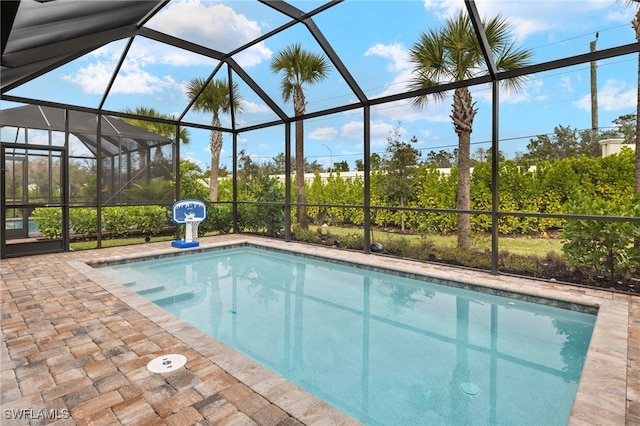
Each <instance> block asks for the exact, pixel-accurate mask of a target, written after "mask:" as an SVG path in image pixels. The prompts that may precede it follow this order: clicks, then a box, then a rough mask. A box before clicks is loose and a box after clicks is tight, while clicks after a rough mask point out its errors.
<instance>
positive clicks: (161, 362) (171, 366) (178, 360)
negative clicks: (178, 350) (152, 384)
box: [147, 354, 187, 373]
mask: <svg viewBox="0 0 640 426" xmlns="http://www.w3.org/2000/svg"><path fill="white" fill-rule="evenodd" d="M186 363H187V357H186V356H184V355H180V354H169V355H163V356H159V357H157V358H154V359H152V360H151V361H149V363H148V364H147V370H149V371H151V372H152V373H169V372H171V371H175V370H177V369H178V368H180V367H182V366H183V365H185V364H186Z"/></svg>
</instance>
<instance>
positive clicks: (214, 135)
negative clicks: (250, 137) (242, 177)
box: [209, 114, 222, 202]
mask: <svg viewBox="0 0 640 426" xmlns="http://www.w3.org/2000/svg"><path fill="white" fill-rule="evenodd" d="M211 125H212V126H213V127H220V118H219V117H218V114H213V120H211ZM209 150H210V151H211V174H210V176H209V199H210V200H211V201H213V202H216V201H218V175H219V170H220V153H221V152H222V132H221V131H220V130H212V131H211V141H210V143H209Z"/></svg>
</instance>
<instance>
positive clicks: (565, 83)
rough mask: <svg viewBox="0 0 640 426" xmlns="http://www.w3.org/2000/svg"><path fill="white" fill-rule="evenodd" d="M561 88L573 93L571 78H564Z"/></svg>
mask: <svg viewBox="0 0 640 426" xmlns="http://www.w3.org/2000/svg"><path fill="white" fill-rule="evenodd" d="M559 86H560V88H561V89H563V90H564V91H566V92H573V86H572V85H571V77H562V78H561V79H560V84H559Z"/></svg>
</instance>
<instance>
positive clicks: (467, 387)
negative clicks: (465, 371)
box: [460, 382, 480, 395]
mask: <svg viewBox="0 0 640 426" xmlns="http://www.w3.org/2000/svg"><path fill="white" fill-rule="evenodd" d="M460 390H461V391H462V392H464V393H466V394H467V395H477V394H479V393H480V388H479V387H478V386H477V385H475V384H473V383H468V382H465V383H463V384H461V385H460Z"/></svg>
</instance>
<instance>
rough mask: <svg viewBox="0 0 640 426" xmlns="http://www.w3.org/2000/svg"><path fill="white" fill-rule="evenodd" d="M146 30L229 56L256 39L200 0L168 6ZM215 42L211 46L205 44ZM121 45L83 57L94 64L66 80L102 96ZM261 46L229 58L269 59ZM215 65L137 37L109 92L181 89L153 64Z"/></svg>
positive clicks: (234, 17)
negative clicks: (155, 70)
mask: <svg viewBox="0 0 640 426" xmlns="http://www.w3.org/2000/svg"><path fill="white" fill-rule="evenodd" d="M148 25H149V27H150V28H154V29H156V30H158V31H161V32H164V33H167V34H170V35H173V36H175V37H181V38H184V39H186V40H188V41H190V42H192V43H196V44H200V45H203V46H208V47H211V48H213V49H215V50H220V51H222V52H225V53H226V52H229V51H231V50H233V49H235V48H237V47H239V46H241V45H242V44H245V43H247V42H249V41H251V40H254V39H255V38H257V37H259V36H260V35H261V29H260V26H259V24H258V23H256V22H255V21H251V20H249V19H247V17H246V16H244V15H242V14H238V13H236V12H235V11H234V10H233V9H231V8H230V7H227V6H224V5H213V6H205V5H203V3H202V2H201V1H200V0H186V1H178V2H171V3H170V4H169V5H168V6H167V7H165V8H164V9H163V10H161V11H160V12H159V13H158V14H157V15H156V16H155V17H154V18H153V19H152V20H151V21H150V22H149V24H148ZM211 40H215V42H216V46H215V47H214V46H210V45H211ZM123 47H124V43H112V44H109V45H106V46H104V47H102V48H100V49H97V50H95V51H94V52H92V53H91V54H90V55H88V56H87V57H88V58H94V60H93V62H91V63H89V64H88V65H86V66H84V67H81V68H80V69H79V70H78V71H76V73H75V74H73V75H66V76H64V79H65V80H68V81H71V82H73V83H76V84H78V85H79V86H80V87H81V88H82V91H83V92H84V93H91V94H101V93H104V90H105V89H106V87H107V84H108V83H109V80H110V78H111V75H112V73H113V71H114V70H115V66H116V64H117V63H118V61H119V59H120V55H121V54H122V49H123ZM271 53H272V52H271V50H269V49H268V48H267V47H266V45H265V44H264V43H258V44H256V45H255V46H253V47H251V48H250V49H247V50H246V51H244V52H242V53H240V54H238V55H237V56H235V57H234V59H235V60H236V61H237V62H238V63H239V64H240V65H241V66H243V67H245V68H250V67H252V66H254V65H257V64H259V63H260V62H263V61H265V60H268V59H269V58H270V57H271ZM217 63H218V61H217V60H215V59H212V58H209V57H207V56H202V55H198V54H195V53H191V52H188V51H186V50H182V49H178V48H176V47H173V46H170V45H166V44H164V43H158V42H155V41H152V40H149V39H145V38H143V37H138V38H136V40H135V41H134V43H133V44H132V46H131V49H130V50H129V52H128V53H127V57H126V59H125V61H124V62H123V64H122V68H121V70H120V71H119V73H118V77H117V78H116V80H115V82H114V86H113V88H112V90H111V93H134V94H151V93H157V92H161V91H164V90H166V89H180V84H179V83H178V82H176V81H175V80H174V79H173V78H172V77H171V76H158V75H155V74H154V72H153V70H151V69H150V67H152V66H154V65H158V64H163V65H169V66H174V67H188V66H200V65H205V66H210V67H215V66H216V65H217Z"/></svg>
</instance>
